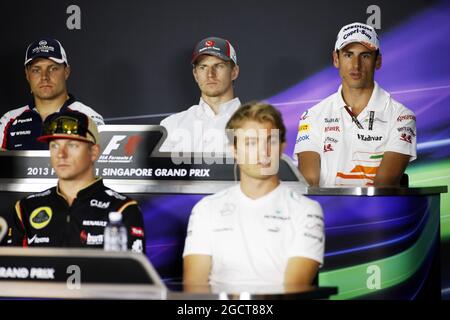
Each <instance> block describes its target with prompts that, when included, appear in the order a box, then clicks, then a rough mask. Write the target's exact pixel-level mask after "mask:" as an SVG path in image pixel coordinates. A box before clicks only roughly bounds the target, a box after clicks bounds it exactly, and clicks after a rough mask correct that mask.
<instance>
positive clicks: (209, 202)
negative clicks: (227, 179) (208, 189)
mask: <svg viewBox="0 0 450 320" xmlns="http://www.w3.org/2000/svg"><path fill="white" fill-rule="evenodd" d="M237 187H239V186H232V187H229V188H226V189H224V190H222V191H219V192H217V193H214V194H211V195H208V196H205V197H204V198H202V199H201V200H200V201H199V202H197V204H196V205H195V208H197V209H204V208H217V206H218V205H219V204H220V203H224V202H226V201H227V200H228V199H229V198H230V196H231V197H233V195H234V194H235V193H236V188H237ZM234 198H235V197H234Z"/></svg>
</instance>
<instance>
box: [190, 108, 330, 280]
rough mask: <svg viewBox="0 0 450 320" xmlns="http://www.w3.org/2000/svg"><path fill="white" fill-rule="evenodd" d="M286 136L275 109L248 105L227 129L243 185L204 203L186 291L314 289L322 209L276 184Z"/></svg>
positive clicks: (195, 220)
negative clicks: (202, 287) (209, 287)
mask: <svg viewBox="0 0 450 320" xmlns="http://www.w3.org/2000/svg"><path fill="white" fill-rule="evenodd" d="M285 134H286V129H285V126H284V124H283V120H282V118H281V114H280V112H279V111H278V110H276V109H275V108H274V107H272V106H271V105H267V104H264V103H259V102H256V103H249V104H245V105H243V106H242V107H241V108H239V109H238V111H237V112H236V113H235V114H234V115H233V116H232V117H231V119H230V120H229V122H228V123H227V135H229V136H232V137H231V139H230V142H231V144H232V146H231V147H232V150H233V154H234V157H235V160H236V161H237V163H238V165H239V172H240V182H239V184H237V185H235V186H233V187H231V188H228V189H225V190H223V191H221V192H219V193H217V194H214V195H210V196H207V197H205V198H203V199H202V200H201V201H200V202H198V203H197V204H196V205H195V207H194V208H193V210H192V214H191V217H190V219H189V225H188V230H187V237H186V242H185V248H184V253H183V257H184V272H183V282H184V284H185V285H186V286H191V287H192V286H194V287H195V286H196V285H205V284H208V283H209V284H211V285H215V286H221V285H225V286H232V287H233V286H240V285H250V286H258V285H264V286H268V285H269V286H271V285H273V286H280V285H281V286H283V285H284V286H286V285H308V284H311V283H312V282H313V280H314V278H315V276H316V274H317V271H318V268H319V266H320V265H321V264H322V263H323V256H324V243H325V235H324V224H323V214H322V209H321V207H320V205H319V204H318V203H317V202H315V201H313V200H311V199H308V198H307V197H305V196H302V195H301V194H299V193H298V192H297V191H296V190H295V189H292V188H291V187H288V186H286V185H285V184H283V183H282V182H280V179H279V178H278V175H277V172H278V164H279V159H280V155H281V153H282V151H283V149H284V147H285Z"/></svg>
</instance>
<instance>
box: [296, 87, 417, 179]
mask: <svg viewBox="0 0 450 320" xmlns="http://www.w3.org/2000/svg"><path fill="white" fill-rule="evenodd" d="M345 105H346V104H345V102H344V99H343V98H342V86H340V87H339V90H338V92H336V93H334V94H332V95H331V96H329V97H327V98H326V99H324V100H322V101H321V102H319V103H318V104H316V105H315V106H313V107H312V108H311V109H309V110H307V111H306V112H305V113H304V114H303V115H302V116H301V118H300V123H299V127H298V135H297V141H296V144H295V149H294V154H295V155H297V154H298V153H299V152H303V151H314V152H317V153H318V154H319V155H320V185H321V186H333V185H342V186H364V185H372V184H373V182H374V178H375V176H376V172H377V169H378V167H379V166H380V163H381V160H382V159H383V154H384V152H386V151H392V152H398V153H401V154H406V155H409V156H411V158H410V161H413V160H414V159H416V117H415V115H414V113H413V112H412V111H411V110H409V109H408V108H406V107H405V106H404V105H402V104H401V103H399V102H397V101H395V100H394V99H393V98H392V97H391V96H390V94H389V93H387V92H386V91H385V90H383V89H382V88H381V87H379V86H378V84H377V83H376V82H375V87H374V90H373V92H372V96H371V97H370V100H369V103H368V105H367V106H366V107H365V108H364V110H363V111H362V112H361V113H360V114H359V115H358V117H357V120H358V122H359V123H360V124H361V125H362V129H360V128H358V126H357V124H356V123H355V122H353V120H352V118H351V116H350V114H349V113H348V112H347V110H346V109H345Z"/></svg>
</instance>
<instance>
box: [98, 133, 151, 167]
mask: <svg viewBox="0 0 450 320" xmlns="http://www.w3.org/2000/svg"><path fill="white" fill-rule="evenodd" d="M142 139H143V137H142V136H140V135H131V136H127V135H114V136H112V137H111V139H110V140H109V142H108V144H107V145H106V147H105V149H104V150H103V153H102V154H101V155H100V158H99V159H98V162H101V163H131V162H132V161H133V156H134V154H135V152H136V150H137V148H138V146H139V144H140V142H141V141H142Z"/></svg>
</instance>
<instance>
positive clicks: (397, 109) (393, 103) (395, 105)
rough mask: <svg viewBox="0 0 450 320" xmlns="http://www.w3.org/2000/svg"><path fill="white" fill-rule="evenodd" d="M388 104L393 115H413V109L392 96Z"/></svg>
mask: <svg viewBox="0 0 450 320" xmlns="http://www.w3.org/2000/svg"><path fill="white" fill-rule="evenodd" d="M389 106H390V107H391V108H392V109H393V113H394V114H395V115H411V116H414V119H415V114H414V111H412V110H411V109H409V108H408V107H406V106H405V105H404V104H403V103H401V102H399V101H397V100H395V99H394V98H392V97H390V103H389Z"/></svg>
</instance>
